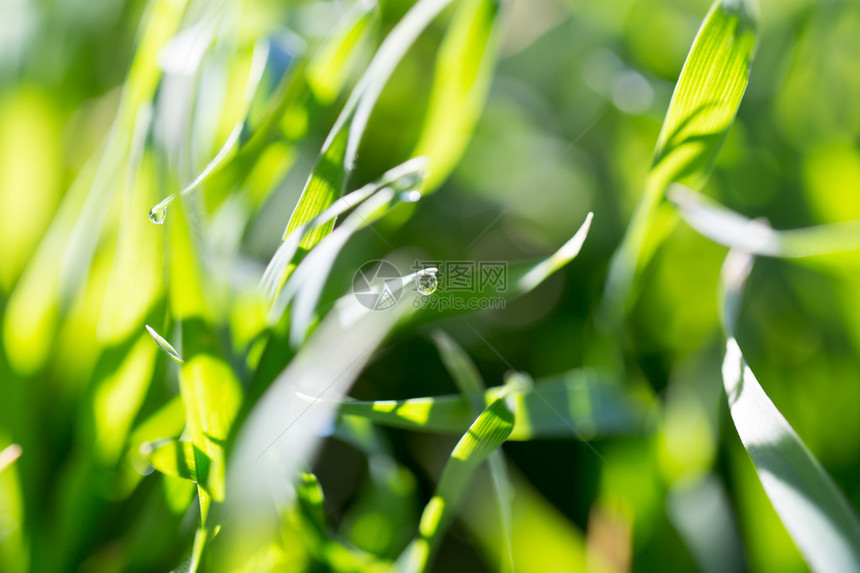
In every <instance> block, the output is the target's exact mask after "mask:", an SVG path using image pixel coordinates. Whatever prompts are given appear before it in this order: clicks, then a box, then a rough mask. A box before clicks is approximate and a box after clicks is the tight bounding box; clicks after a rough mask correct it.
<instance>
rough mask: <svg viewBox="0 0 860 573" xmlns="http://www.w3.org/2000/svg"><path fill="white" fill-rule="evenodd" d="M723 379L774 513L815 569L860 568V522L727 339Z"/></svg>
mask: <svg viewBox="0 0 860 573" xmlns="http://www.w3.org/2000/svg"><path fill="white" fill-rule="evenodd" d="M723 381H724V384H725V388H726V394H727V395H728V397H729V407H730V409H731V414H732V420H733V421H734V423H735V428H736V429H737V431H738V435H739V436H740V438H741V441H742V442H743V444H744V448H746V450H747V453H749V455H750V458H751V459H752V462H753V465H755V468H756V472H757V473H758V476H759V479H760V480H761V484H762V486H763V487H764V490H765V493H767V496H768V498H769V499H770V502H771V504H773V507H774V509H775V510H776V513H777V514H778V515H779V517H780V519H781V520H782V523H783V525H785V528H786V530H788V533H789V534H790V535H791V538H792V539H793V540H794V542H795V543H796V544H797V547H798V548H799V549H800V552H801V553H802V554H803V556H804V558H805V559H806V561H807V562H808V563H809V566H810V567H811V568H812V570H813V571H821V572H827V571H860V520H858V518H857V513H856V512H855V510H854V509H853V508H852V507H851V504H850V503H849V502H848V500H847V499H846V498H845V495H844V494H843V493H842V492H841V491H840V490H839V488H838V487H837V486H836V484H835V483H834V482H833V480H832V479H831V477H830V476H829V475H828V474H827V471H826V470H825V469H824V468H823V467H822V466H821V464H820V463H819V462H818V460H817V459H816V458H815V457H814V456H813V455H812V453H811V452H810V451H809V450H808V449H807V447H806V445H805V444H804V443H803V441H801V439H800V438H799V437H798V435H797V434H796V433H795V431H794V430H793V429H792V427H791V426H790V425H789V424H788V422H786V420H785V418H783V416H782V414H780V412H779V410H777V408H776V407H775V406H774V405H773V402H771V401H770V399H769V398H768V396H767V394H765V392H764V390H762V387H761V386H760V385H759V383H758V380H756V378H755V376H754V375H753V373H752V370H750V368H749V366H748V365H747V363H746V361H745V360H744V359H743V356H742V355H741V351H740V348H739V347H738V344H737V342H736V341H735V339H734V338H729V341H728V343H727V346H726V357H725V361H724V362H723Z"/></svg>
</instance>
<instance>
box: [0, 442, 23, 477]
mask: <svg viewBox="0 0 860 573" xmlns="http://www.w3.org/2000/svg"><path fill="white" fill-rule="evenodd" d="M21 452H22V450H21V446H19V445H18V444H12V445H11V446H8V447H6V448H5V449H3V451H0V472H2V471H3V470H5V469H6V468H8V467H9V466H11V465H12V464H13V463H15V460H17V459H18V458H20V457H21Z"/></svg>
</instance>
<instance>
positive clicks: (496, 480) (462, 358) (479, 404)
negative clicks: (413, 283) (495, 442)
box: [433, 330, 514, 571]
mask: <svg viewBox="0 0 860 573" xmlns="http://www.w3.org/2000/svg"><path fill="white" fill-rule="evenodd" d="M433 342H434V343H435V344H436V348H437V350H438V351H439V356H440V357H441V358H442V362H443V363H444V364H445V368H446V369H447V370H448V373H449V374H450V375H451V377H452V378H453V379H454V381H455V382H456V383H457V386H458V387H459V388H460V392H461V393H462V394H463V396H465V397H466V398H467V399H468V400H469V404H470V405H471V408H472V413H473V414H474V415H475V416H479V415H480V414H481V411H482V409H483V408H484V392H485V390H486V386H485V384H484V381H483V380H482V379H481V375H480V373H479V372H478V368H477V367H476V366H475V363H474V362H472V359H471V358H469V355H468V354H466V351H465V350H463V348H462V347H461V346H460V345H459V344H457V343H456V342H455V341H454V339H453V338H451V337H450V336H448V335H447V334H445V333H444V332H443V331H441V330H437V331H436V332H434V333H433ZM487 463H488V464H489V466H490V477H491V478H492V480H493V492H494V493H495V494H496V503H497V505H498V507H499V518H500V521H501V524H502V534H503V535H504V538H505V543H506V546H507V550H508V561H509V563H510V566H511V570H512V571H513V569H514V555H513V542H512V540H511V531H512V529H513V527H512V524H511V501H512V500H513V495H514V492H513V487H512V486H511V478H510V475H508V467H507V465H505V458H504V456H503V455H502V452H500V451H495V452H493V453H492V454H490V457H489V459H488V460H487Z"/></svg>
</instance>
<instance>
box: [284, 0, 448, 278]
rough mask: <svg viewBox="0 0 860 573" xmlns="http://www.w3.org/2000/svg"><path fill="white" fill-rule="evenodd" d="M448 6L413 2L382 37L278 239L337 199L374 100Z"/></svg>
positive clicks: (311, 241) (313, 240)
mask: <svg viewBox="0 0 860 573" xmlns="http://www.w3.org/2000/svg"><path fill="white" fill-rule="evenodd" d="M450 1H451V0H419V2H418V3H416V4H415V5H414V6H413V7H412V8H411V9H410V10H409V12H408V13H407V14H406V16H404V17H403V19H402V20H401V21H400V22H399V23H398V24H397V25H396V26H395V27H394V29H392V30H391V32H390V33H389V34H388V35H387V36H386V38H385V40H384V41H383V43H382V45H381V46H380V47H379V50H378V51H377V52H376V55H375V56H374V58H373V60H372V61H371V63H370V65H369V66H368V68H367V71H366V72H365V73H364V75H363V76H362V77H361V79H359V81H358V83H357V84H356V86H355V88H354V89H353V90H352V93H351V94H350V96H349V99H348V100H347V102H346V104H345V105H344V108H343V110H342V111H341V112H340V115H339V116H338V118H337V120H336V121H335V124H334V127H332V129H331V131H330V132H329V134H328V137H327V138H326V140H325V142H324V143H323V147H322V150H321V152H320V155H319V158H318V159H317V161H316V163H315V165H314V169H313V171H312V172H311V175H310V177H309V178H308V180H307V182H306V183H305V187H304V189H303V190H302V194H301V196H300V197H299V202H298V204H297V205H296V208H295V210H294V211H293V213H292V215H291V216H290V220H289V223H288V224H287V228H286V230H285V231H284V235H283V239H286V237H287V236H288V235H289V234H290V233H291V232H293V231H294V230H295V229H296V228H298V227H299V226H300V225H303V224H305V223H307V222H308V221H310V220H312V219H313V218H314V217H316V216H317V215H319V214H320V213H322V212H323V211H324V210H325V209H327V208H328V207H329V205H331V204H332V203H333V202H334V201H335V200H336V199H337V198H338V197H340V196H341V195H342V194H343V191H344V187H345V185H346V183H347V180H348V179H349V174H350V173H351V171H352V169H353V166H354V163H355V157H356V153H357V151H358V144H359V143H360V141H361V138H362V136H363V135H364V129H365V127H366V126H367V121H368V119H369V118H370V113H371V111H372V110H373V107H374V106H375V105H376V101H377V99H378V98H379V94H380V93H382V89H383V88H384V87H385V84H386V83H387V82H388V79H389V78H390V77H391V74H392V73H394V69H395V68H396V67H397V64H398V63H399V62H400V60H401V59H402V58H403V56H404V55H405V54H406V52H407V50H408V49H409V47H410V46H411V45H412V44H413V43H414V42H415V40H416V39H417V38H418V36H419V35H420V34H421V32H422V31H423V30H424V28H426V27H427V25H429V24H430V22H431V21H432V20H433V19H434V18H435V17H436V16H437V15H438V14H439V12H441V11H442V9H443V8H445V6H447V5H448V4H449V3H450ZM333 228H334V221H330V222H327V223H323V224H321V225H318V226H316V227H314V228H313V229H311V230H310V231H309V232H308V233H307V234H305V236H304V237H303V238H302V240H301V241H300V244H299V247H300V248H301V249H302V250H304V251H308V250H310V249H311V248H312V247H313V246H314V245H316V244H317V243H318V242H320V240H322V238H323V237H324V236H326V235H328V234H329V233H330V232H331V230H332V229H333ZM292 270H293V267H291V266H287V267H286V268H285V269H284V271H283V273H282V275H281V276H280V277H279V282H278V284H279V288H280V285H283V282H284V281H285V280H286V279H287V277H288V276H289V274H290V273H291V272H292Z"/></svg>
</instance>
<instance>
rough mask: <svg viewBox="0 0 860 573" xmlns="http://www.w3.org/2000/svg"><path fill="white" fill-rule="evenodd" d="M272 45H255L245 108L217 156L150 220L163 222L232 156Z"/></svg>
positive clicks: (156, 209) (157, 208)
mask: <svg viewBox="0 0 860 573" xmlns="http://www.w3.org/2000/svg"><path fill="white" fill-rule="evenodd" d="M271 49H272V48H271V46H270V44H269V43H268V42H267V41H259V42H257V44H256V45H255V46H254V54H253V57H252V60H251V69H250V71H249V72H248V79H247V83H246V86H245V98H244V100H245V101H244V110H243V111H242V113H241V117H240V118H239V120H238V121H237V122H236V124H235V125H234V126H233V129H232V130H230V135H228V136H227V140H226V141H225V142H224V144H223V145H222V146H221V148H220V149H219V150H218V152H217V153H216V154H215V156H214V157H213V158H212V159H211V160H210V161H209V163H208V164H207V165H206V167H205V168H203V170H202V171H201V172H200V174H199V175H197V177H195V178H194V180H193V181H192V182H191V183H189V184H188V185H186V186H185V187H183V189H182V190H181V191H179V192H178V193H174V194H171V195H169V196H167V197H166V198H165V199H163V200H162V201H161V202H159V203H158V204H157V205H155V206H153V207H152V209H150V211H149V220H150V221H152V222H153V223H156V224H159V225H160V224H162V223H163V222H164V219H165V217H166V211H167V207H168V206H169V205H170V204H171V203H173V201H175V200H176V198H177V197H179V196H182V195H185V194H187V193H190V192H192V191H194V190H195V189H196V188H197V187H199V186H200V184H201V183H203V182H204V181H206V179H207V178H208V177H209V176H210V175H211V174H212V173H213V172H214V171H215V170H216V169H217V168H219V167H220V166H222V165H223V164H224V163H225V160H227V158H228V157H231V155H230V153H231V152H232V151H233V150H234V149H235V148H236V145H237V143H239V137H240V136H241V135H242V132H243V130H244V128H245V126H246V124H247V123H248V114H249V113H250V111H251V105H252V103H253V101H254V96H255V95H256V94H257V88H258V87H259V86H260V80H261V79H262V78H263V72H264V71H265V69H266V64H267V61H268V58H269V54H270V50H271Z"/></svg>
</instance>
